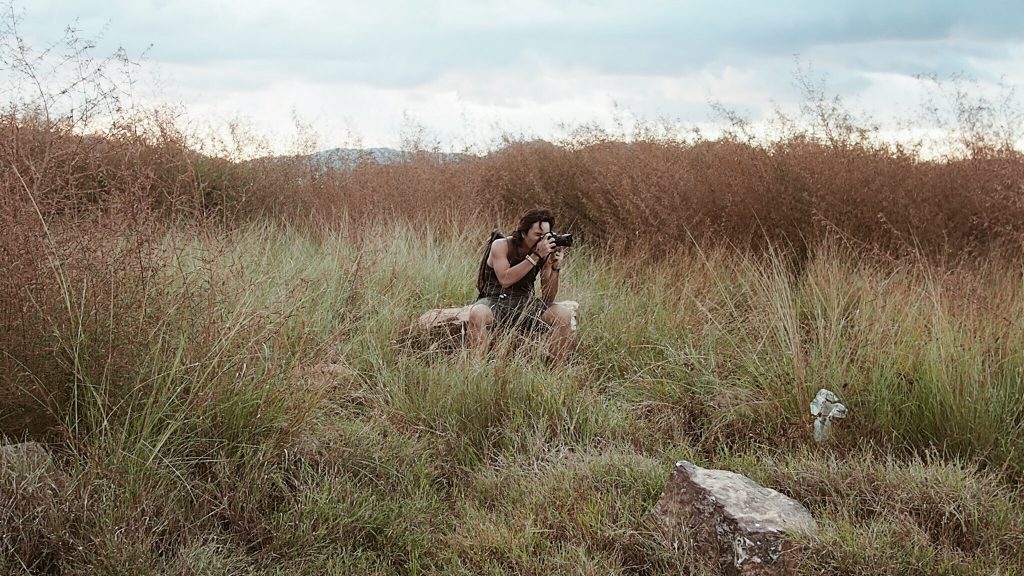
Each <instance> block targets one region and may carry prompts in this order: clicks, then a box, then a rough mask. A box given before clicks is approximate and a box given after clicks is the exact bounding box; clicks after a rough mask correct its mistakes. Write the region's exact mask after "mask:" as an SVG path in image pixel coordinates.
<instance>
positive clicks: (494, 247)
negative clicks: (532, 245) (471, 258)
mask: <svg viewBox="0 0 1024 576" xmlns="http://www.w3.org/2000/svg"><path fill="white" fill-rule="evenodd" d="M534 258H536V256H534ZM487 264H489V265H490V266H491V268H494V274H495V275H496V276H497V277H498V282H500V283H501V287H502V288H508V287H509V286H511V285H513V284H515V283H516V282H519V281H520V280H522V279H523V276H526V273H527V272H529V271H530V270H533V266H534V265H533V263H532V262H530V260H529V259H526V260H523V261H522V262H520V263H519V264H516V265H515V266H511V265H509V262H508V240H507V239H505V238H502V239H500V240H495V241H494V242H493V243H492V244H491V254H490V256H488V257H487Z"/></svg>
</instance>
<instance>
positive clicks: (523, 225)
mask: <svg viewBox="0 0 1024 576" xmlns="http://www.w3.org/2000/svg"><path fill="white" fill-rule="evenodd" d="M537 222H547V223H548V224H549V225H551V229H552V230H554V229H555V216H554V215H553V214H551V211H550V210H548V209H547V208H534V209H533V210H529V211H527V212H524V213H523V215H522V216H520V217H519V225H518V226H517V227H516V231H515V232H513V233H512V243H513V244H515V245H516V247H517V248H522V247H523V245H524V242H523V239H524V238H526V235H527V234H529V232H530V228H533V225H534V224H536V223H537Z"/></svg>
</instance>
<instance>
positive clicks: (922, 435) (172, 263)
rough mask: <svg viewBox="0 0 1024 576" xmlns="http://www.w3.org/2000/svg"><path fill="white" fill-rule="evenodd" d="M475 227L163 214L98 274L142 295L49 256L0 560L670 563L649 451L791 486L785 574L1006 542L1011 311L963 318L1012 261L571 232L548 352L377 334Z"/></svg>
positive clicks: (164, 564) (455, 265) (1023, 510)
mask: <svg viewBox="0 0 1024 576" xmlns="http://www.w3.org/2000/svg"><path fill="white" fill-rule="evenodd" d="M483 237H485V233H484V232H482V231H479V230H474V229H472V228H467V229H465V230H452V231H448V232H445V233H431V234H425V233H423V232H422V231H419V230H417V229H415V228H413V227H407V226H403V225H400V224H392V225H384V224H376V225H372V226H369V227H363V228H361V229H360V230H359V233H358V234H354V233H353V231H351V230H348V229H345V228H337V229H334V230H322V231H320V232H318V233H312V232H308V231H300V230H298V229H295V228H292V227H288V226H284V225H275V224H268V223H264V224H251V225H246V226H243V227H241V228H239V229H236V230H235V231H228V232H224V233H222V234H219V235H210V234H199V235H197V234H195V233H194V230H192V229H189V228H182V229H168V230H167V231H166V232H165V233H163V234H162V235H161V236H160V237H159V246H160V249H159V250H155V251H153V252H152V253H151V254H152V255H153V257H154V258H155V260H150V261H148V262H147V264H146V266H147V268H146V269H147V270H150V271H151V272H150V273H148V275H145V276H139V275H138V274H135V275H134V276H133V273H132V272H131V270H130V269H128V270H123V271H122V274H123V275H124V276H123V277H122V278H114V279H111V280H109V282H110V285H114V286H116V285H118V283H119V282H124V283H125V284H126V285H128V284H131V283H132V282H139V281H140V278H142V280H141V281H144V282H145V283H146V289H145V290H144V292H145V293H146V297H145V305H144V306H143V307H135V305H136V304H137V302H138V300H137V299H135V298H129V299H128V303H127V304H126V303H121V305H122V306H124V308H118V307H116V305H117V304H118V298H117V295H116V294H115V296H114V298H113V299H110V297H109V294H110V287H109V286H102V285H97V284H95V283H93V282H90V281H89V278H91V276H90V274H91V271H90V270H89V269H88V268H87V267H86V268H83V269H82V270H84V272H83V271H77V272H76V271H74V270H70V271H69V272H68V277H67V278H68V279H67V285H68V286H70V287H71V289H69V290H68V292H67V294H66V296H67V299H66V301H64V303H63V304H62V303H61V302H59V301H58V302H56V303H54V304H53V305H54V306H55V307H56V308H55V309H56V310H65V311H70V312H69V313H67V314H66V317H64V318H62V319H61V322H60V323H59V324H58V326H64V328H63V329H60V330H57V331H55V332H53V333H51V334H49V335H48V336H47V337H46V339H44V340H41V341H39V343H38V344H37V345H38V346H40V347H41V348H42V350H36V351H35V353H36V354H37V356H38V357H40V358H43V357H45V354H44V353H43V351H46V350H49V351H51V352H50V353H51V354H52V355H53V356H52V360H51V362H52V363H53V365H52V366H50V368H49V373H56V374H65V375H66V376H65V377H66V379H55V380H43V379H40V381H39V382H38V387H41V390H42V391H43V392H44V393H37V394H35V397H36V398H38V399H41V400H46V401H44V402H41V404H40V405H39V406H37V409H39V410H43V407H44V406H45V407H46V409H45V410H44V412H45V411H46V410H48V414H49V416H48V417H49V418H52V419H53V421H54V423H55V427H54V428H53V429H52V430H53V432H52V433H51V436H50V439H51V442H53V445H54V447H55V449H56V451H57V453H58V454H60V458H59V463H60V467H61V469H62V470H65V471H66V472H68V478H69V480H68V482H67V483H66V484H63V485H60V486H47V485H43V484H40V483H35V484H33V483H21V484H19V483H17V482H14V483H11V482H5V483H4V484H3V486H2V488H0V490H3V494H2V498H0V502H4V504H3V507H2V508H0V524H2V527H3V528H2V530H3V532H4V534H7V535H12V536H13V537H12V538H7V539H5V541H4V545H3V547H2V548H0V566H2V567H3V568H4V569H6V570H7V571H10V572H14V573H18V572H25V573H40V572H48V573H69V574H71V573H129V572H131V573H140V572H142V573H181V574H186V573H207V572H212V573H288V574H294V573H309V574H314V573H324V572H329V573H368V572H369V573H467V574H469V573H472V574H480V573H536V574H541V573H561V572H572V573H601V574H607V573H618V574H660V573H678V572H680V571H684V572H685V571H687V570H691V569H692V570H698V571H699V562H697V561H696V559H695V558H693V557H692V556H689V555H687V554H686V553H685V551H679V550H675V551H674V550H673V549H672V548H670V547H668V546H667V545H666V544H665V543H664V542H663V541H662V540H661V538H660V536H659V535H658V533H657V532H656V531H654V530H653V529H652V527H651V525H650V523H649V517H648V514H649V511H650V509H651V508H652V507H653V505H654V503H655V502H656V501H657V499H658V496H659V494H660V491H661V489H662V488H663V486H664V483H665V481H666V480H667V479H668V474H669V472H670V470H671V468H672V465H673V463H674V462H675V460H677V459H679V458H686V459H689V460H692V461H695V462H698V463H699V464H701V465H705V466H714V467H724V468H729V469H732V470H736V471H740V472H743V473H746V474H748V475H750V476H751V477H753V478H755V479H756V480H758V481H761V482H762V483H765V484H767V485H769V486H772V487H774V488H776V489H779V490H781V491H783V492H785V493H787V494H789V495H791V496H793V497H795V498H797V499H798V500H799V501H801V502H802V503H804V504H805V505H806V506H808V507H809V508H810V509H811V511H812V513H814V514H815V516H816V517H817V518H818V519H819V522H820V523H821V524H822V527H823V530H822V533H821V535H820V536H818V537H815V538H810V539H806V540H805V541H802V542H801V546H802V548H801V549H802V555H801V558H802V565H801V570H803V571H804V572H806V573H835V574H845V573H859V572H872V573H891V574H906V573H967V574H975V573H976V574H982V573H985V574H990V573H992V571H993V570H997V571H998V570H1002V571H1003V572H1004V573H1012V571H1013V570H1015V569H1016V567H1018V566H1020V565H1021V563H1022V562H1024V558H1022V557H1021V556H1020V550H1022V549H1024V546H1022V545H1021V544H1022V542H1021V540H1022V538H1024V503H1022V500H1021V494H1020V493H1019V489H1018V488H1017V486H1018V483H1019V480H1020V477H1021V471H1022V465H1024V459H1022V458H1024V457H1022V455H1021V453H1020V452H1019V450H1018V448H1017V447H1018V446H1020V445H1021V442H1022V441H1024V430H1022V428H1021V427H1020V425H1019V423H1020V422H1021V421H1022V418H1024V414H1021V408H1020V406H1019V405H1018V404H1015V403H1014V402H1013V401H1012V400H1013V399H1014V398H1019V396H1020V393H1021V392H1022V383H1021V378H1020V371H1019V366H1020V352H1019V350H1020V349H1021V344H1022V342H1021V339H1022V332H1021V330H1020V327H1019V326H1018V325H1017V323H1016V322H1014V321H1012V320H1006V321H1004V322H1002V323H998V322H993V319H994V318H1005V319H1013V318H1019V317H1020V314H1019V313H1020V302H1021V300H1020V298H1019V290H1020V288H1021V286H1020V280H1019V278H1018V277H1017V275H1015V274H1012V273H1008V272H1005V271H1003V270H1002V269H999V268H996V267H991V268H985V267H980V268H979V267H970V266H966V265H965V266H963V267H961V268H946V269H942V270H941V271H940V270H938V269H934V268H930V267H928V266H925V265H922V264H918V263H913V262H907V263H904V264H900V265H895V266H894V265H892V264H884V265H883V264H879V263H878V262H877V261H876V260H873V259H870V258H865V257H861V256H858V255H857V254H856V253H854V252H852V251H846V250H844V249H842V248H841V247H839V246H838V245H833V246H831V247H825V248H822V249H821V250H819V251H816V252H815V253H813V254H812V255H811V256H810V258H809V260H808V264H807V266H806V267H805V268H804V270H803V272H802V273H801V274H800V275H793V274H792V273H791V272H790V270H789V269H788V268H787V266H786V264H785V262H784V261H783V260H782V259H781V258H779V257H776V256H773V255H771V254H768V255H767V256H766V257H757V256H753V255H749V254H748V255H744V254H743V253H741V252H733V251H729V250H725V249H722V250H716V251H699V250H695V251H690V252H683V253H680V254H677V255H676V256H674V257H672V259H671V260H670V261H669V262H668V263H666V262H665V261H644V260H640V259H635V260H632V259H627V258H622V257H609V256H607V255H605V254H603V253H602V252H600V251H599V250H594V249H592V248H588V247H587V246H586V245H584V246H581V247H579V248H578V249H577V250H576V252H575V254H574V255H573V257H572V267H571V268H569V269H567V273H566V274H565V276H566V278H565V279H564V292H563V293H562V294H561V296H562V297H567V298H572V299H575V300H579V301H580V302H582V303H583V304H584V308H583V309H582V311H581V332H580V338H579V345H578V350H577V353H576V355H575V357H574V359H573V361H572V363H571V364H570V365H568V366H566V367H562V368H557V369H549V368H547V367H546V366H545V365H544V364H543V362H542V361H541V358H540V355H539V354H535V353H533V352H534V350H535V349H534V348H532V347H527V348H525V349H521V350H520V351H519V352H510V353H504V354H498V355H497V356H495V357H493V358H492V359H491V360H492V361H490V362H488V361H484V362H480V361H474V360H471V359H468V358H466V356H465V355H464V354H461V353H459V351H457V350H455V351H447V352H446V351H439V352H427V351H423V350H420V349H417V348H415V347H410V346H407V345H405V344H403V338H402V333H403V329H404V327H405V326H407V325H408V323H409V322H411V321H412V319H414V318H415V317H416V316H417V315H418V314H419V313H421V312H422V311H424V310H426V309H428V308H432V307H435V306H441V305H452V304H460V303H465V302H468V301H470V300H472V298H473V296H474V294H473V293H472V290H473V288H472V277H473V272H474V268H475V263H476V262H475V260H476V252H477V245H476V243H474V242H473V240H474V239H478V238H483ZM136 272H138V271H137V270H136ZM76 274H79V275H76ZM135 292H138V291H131V290H126V291H124V292H123V293H125V294H131V293H135ZM104 295H106V296H104ZM111 302H113V303H114V304H115V307H114V308H113V309H107V308H105V307H106V306H108V305H110V303H111ZM68 303H70V306H69V305H68ZM128 304H131V305H132V307H129V306H128ZM37 306H38V308H37V311H36V313H38V314H40V315H42V317H44V318H55V317H59V312H51V313H49V315H48V314H47V310H49V309H48V308H46V306H47V303H46V302H45V301H41V300H40V301H38V302H37ZM104 310H107V311H106V312H105V313H98V312H101V311H104ZM126 331H127V332H130V333H131V334H133V336H134V337H135V338H136V339H135V340H133V341H134V344H133V345H132V346H131V347H126V346H125V345H123V344H118V342H120V341H121V336H120V335H122V334H123V333H125V332H126ZM124 351H128V352H130V354H129V357H130V359H131V361H130V362H128V361H124V360H121V359H118V358H117V357H116V356H114V353H115V352H116V353H118V354H119V353H121V352H124ZM19 352H24V350H21V351H19V350H8V353H9V354H11V355H12V356H15V355H16V354H18V353H19ZM29 352H32V351H31V350H30V351H29ZM112 359H113V361H112ZM111 364H113V365H114V366H111ZM37 365H39V364H37ZM44 373H46V372H44ZM822 386H824V387H829V388H830V389H832V390H834V391H836V392H837V393H839V394H840V395H841V396H842V397H843V399H844V401H845V402H846V403H847V404H848V405H849V406H850V408H851V416H850V418H848V419H847V420H845V421H843V422H841V423H840V424H839V426H838V429H837V430H836V434H837V437H836V439H835V441H834V442H833V443H832V444H831V445H830V446H828V447H818V446H815V445H813V443H812V442H811V441H810V425H809V420H808V417H807V404H806V403H807V400H808V399H809V398H810V397H811V396H813V394H814V392H815V391H816V390H817V388H818V387H822ZM47 387H52V388H53V390H49V389H48V388H47ZM69 387H72V388H73V389H74V391H75V393H66V391H67V389H68V388H69ZM695 562H696V563H695ZM705 568H707V567H705Z"/></svg>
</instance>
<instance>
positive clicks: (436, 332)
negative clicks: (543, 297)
mask: <svg viewBox="0 0 1024 576" xmlns="http://www.w3.org/2000/svg"><path fill="white" fill-rule="evenodd" d="M555 304H560V305H562V306H565V307H566V308H568V309H569V311H571V312H572V320H571V322H572V323H571V325H570V328H571V329H572V331H573V332H575V331H576V330H577V328H578V323H577V320H576V312H577V311H578V310H579V307H580V304H579V302H576V301H575V300H562V301H559V302H555ZM472 307H473V305H472V304H469V305H467V306H459V307H453V308H434V309H433V310H428V311H427V312H424V313H423V314H421V315H420V317H419V318H417V319H416V321H415V322H413V323H412V325H411V326H410V327H409V328H408V329H407V330H406V333H407V334H406V336H407V337H408V338H409V339H415V340H419V341H420V344H421V345H420V346H419V347H422V348H428V349H437V348H445V347H448V348H452V347H454V348H459V347H463V346H465V344H466V338H467V332H466V331H467V329H468V326H467V324H468V323H469V309H470V308H472Z"/></svg>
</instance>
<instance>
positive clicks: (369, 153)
mask: <svg viewBox="0 0 1024 576" xmlns="http://www.w3.org/2000/svg"><path fill="white" fill-rule="evenodd" d="M423 155H427V156H430V157H434V158H435V159H436V160H437V161H438V162H459V161H462V160H464V159H466V158H468V157H469V155H468V154H459V153H455V152H427V151H418V152H406V151H403V150H395V149H394V148H332V149H330V150H321V151H319V152H314V153H313V154H310V155H309V158H310V159H311V160H313V161H314V162H318V163H320V164H321V165H323V166H324V167H325V168H333V169H342V170H346V169H351V168H355V167H356V166H359V165H360V164H400V163H402V162H410V161H412V160H413V159H415V158H417V157H421V156H423Z"/></svg>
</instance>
